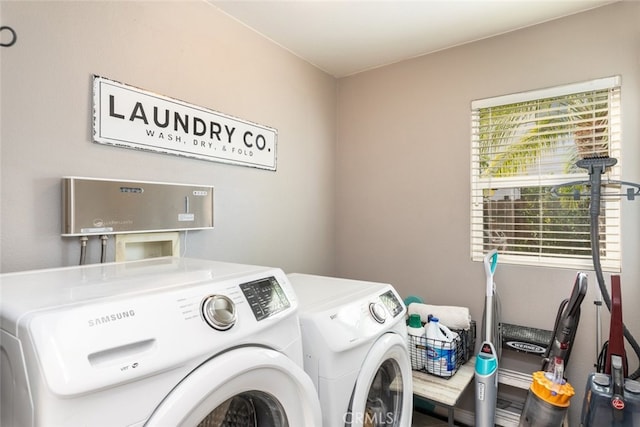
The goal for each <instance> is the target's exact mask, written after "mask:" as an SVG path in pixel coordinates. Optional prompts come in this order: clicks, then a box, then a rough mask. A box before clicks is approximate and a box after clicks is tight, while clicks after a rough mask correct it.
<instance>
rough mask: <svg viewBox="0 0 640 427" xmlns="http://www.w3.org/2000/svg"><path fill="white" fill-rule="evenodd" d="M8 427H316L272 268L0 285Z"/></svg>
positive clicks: (82, 270) (100, 270)
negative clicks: (197, 426) (221, 426)
mask: <svg viewBox="0 0 640 427" xmlns="http://www.w3.org/2000/svg"><path fill="white" fill-rule="evenodd" d="M0 295H1V296H2V298H1V302H0V313H1V322H2V323H1V326H2V330H1V335H0V346H1V348H0V377H1V383H0V385H1V387H2V388H1V389H0V395H1V406H0V424H1V425H2V426H20V427H28V426H55V427H58V426H65V427H75V426H83V427H84V426H91V427H95V426H108V427H113V426H123V427H124V426H161V427H167V426H171V427H173V426H196V425H199V426H220V425H225V426H236V425H237V426H258V425H259V426H261V427H262V426H273V427H282V426H290V427H300V426H321V422H322V415H321V412H320V405H319V401H318V397H317V394H316V390H315V388H314V385H313V383H312V381H311V379H310V378H309V377H308V376H307V375H306V374H305V372H304V370H303V368H302V343H301V336H300V326H299V323H298V318H297V308H298V302H297V300H296V297H295V294H294V292H293V290H292V288H291V286H290V284H289V282H288V280H287V277H286V276H285V275H284V273H283V272H282V271H281V270H280V269H277V268H268V267H257V266H248V265H241V264H229V263H221V262H214V261H204V260H195V259H184V258H157V259H151V260H143V261H133V262H125V263H112V264H97V265H87V266H81V267H80V266H79V267H67V268H59V269H50V270H40V271H32V272H23V273H10V274H4V275H0Z"/></svg>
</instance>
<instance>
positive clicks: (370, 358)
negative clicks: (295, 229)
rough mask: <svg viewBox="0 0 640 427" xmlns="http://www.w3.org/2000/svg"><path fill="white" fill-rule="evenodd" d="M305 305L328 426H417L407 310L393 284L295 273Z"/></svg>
mask: <svg viewBox="0 0 640 427" xmlns="http://www.w3.org/2000/svg"><path fill="white" fill-rule="evenodd" d="M288 277H289V281H290V282H291V284H292V286H293V288H294V290H295V292H296V295H297V297H298V301H299V304H300V309H299V317H300V324H301V328H302V342H303V350H304V368H305V371H306V372H307V373H308V374H309V376H310V377H311V379H312V380H313V382H314V385H315V386H316V389H317V391H318V396H319V397H320V405H321V406H322V411H323V425H324V426H325V427H340V426H357V427H362V426H364V427H370V426H387V427H410V426H411V419H412V412H413V390H412V372H411V362H410V360H409V352H408V349H407V328H406V324H405V313H406V307H405V306H404V304H403V302H402V299H401V298H400V297H399V295H398V294H397V292H396V291H395V289H394V288H393V287H392V286H391V285H389V284H382V283H372V282H364V281H356V280H347V279H338V278H331V277H323V276H314V275H306V274H297V273H294V274H289V275H288Z"/></svg>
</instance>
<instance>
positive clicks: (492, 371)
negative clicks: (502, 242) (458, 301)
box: [474, 249, 500, 427]
mask: <svg viewBox="0 0 640 427" xmlns="http://www.w3.org/2000/svg"><path fill="white" fill-rule="evenodd" d="M497 263H498V251H497V250H495V249H494V250H492V251H491V252H489V253H488V254H487V255H486V256H485V258H484V270H485V273H486V276H487V289H486V294H485V308H484V310H485V312H484V328H483V341H482V344H481V345H480V352H479V353H478V355H477V356H476V367H475V390H476V412H475V424H474V425H475V426H476V427H493V426H494V422H495V417H496V404H497V400H498V357H499V355H498V353H497V352H496V348H495V346H494V342H495V341H496V340H497V339H498V333H497V328H496V327H497V319H496V316H497V315H498V313H497V311H498V306H497V299H496V296H495V283H494V282H493V274H494V273H495V271H496V264H497ZM497 344H498V345H499V344H500V343H497Z"/></svg>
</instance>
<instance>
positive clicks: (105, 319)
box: [88, 310, 136, 327]
mask: <svg viewBox="0 0 640 427" xmlns="http://www.w3.org/2000/svg"><path fill="white" fill-rule="evenodd" d="M135 315H136V312H135V311H134V310H129V311H121V312H119V313H113V314H108V315H106V316H102V317H96V318H95V319H89V321H88V323H89V327H92V326H98V325H103V324H105V323H113V322H117V321H118V320H123V319H127V318H129V317H133V316H135Z"/></svg>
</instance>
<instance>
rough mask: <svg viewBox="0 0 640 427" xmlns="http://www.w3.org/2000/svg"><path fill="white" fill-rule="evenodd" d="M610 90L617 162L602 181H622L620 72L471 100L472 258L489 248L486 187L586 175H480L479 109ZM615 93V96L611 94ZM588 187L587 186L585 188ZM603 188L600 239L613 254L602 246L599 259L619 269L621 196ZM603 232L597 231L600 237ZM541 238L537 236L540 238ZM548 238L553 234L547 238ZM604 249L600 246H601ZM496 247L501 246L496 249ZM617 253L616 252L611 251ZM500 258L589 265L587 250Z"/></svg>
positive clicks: (613, 152)
mask: <svg viewBox="0 0 640 427" xmlns="http://www.w3.org/2000/svg"><path fill="white" fill-rule="evenodd" d="M602 90H608V91H610V95H609V99H608V101H607V102H608V104H607V107H608V112H609V115H608V119H609V122H608V129H609V130H610V138H609V140H608V148H609V156H610V157H615V158H616V159H617V160H618V163H617V164H616V165H615V166H613V167H612V168H610V169H609V170H608V171H607V173H606V174H605V175H603V183H604V182H606V180H607V179H609V180H618V181H619V180H620V161H619V160H620V149H621V135H620V132H621V123H620V117H621V114H620V109H621V105H620V104H621V102H620V98H621V94H620V92H621V78H620V76H613V77H606V78H601V79H595V80H590V81H587V82H581V83H574V84H568V85H563V86H557V87H552V88H545V89H540V90H533V91H527V92H521V93H515V94H509V95H503V96H496V97H492V98H486V99H480V100H474V101H472V102H471V194H470V195H471V208H470V211H471V212H470V215H471V217H470V220H471V229H470V233H471V239H470V240H471V258H472V260H473V261H482V260H483V258H484V254H485V253H486V252H488V251H489V250H490V249H491V247H487V245H486V244H485V239H486V236H485V222H486V220H485V213H484V208H485V206H484V194H483V191H484V190H491V189H495V188H512V189H517V188H522V187H537V186H540V187H541V188H542V187H551V186H557V185H560V184H565V183H568V182H575V181H588V180H589V175H588V173H587V171H586V170H585V171H584V173H581V172H578V173H566V174H554V175H545V174H534V175H528V176H524V175H520V176H515V177H514V176H511V177H507V178H504V177H491V176H490V177H488V178H484V177H480V170H481V169H480V168H481V167H480V142H481V135H480V130H479V127H480V123H479V121H480V120H479V117H480V114H479V113H480V110H482V109H488V108H494V107H501V106H508V105H510V104H516V103H523V102H528V101H536V100H545V99H549V98H556V97H565V96H570V95H574V94H580V93H584V92H595V91H602ZM611 94H613V96H612V95H611ZM586 188H587V189H588V187H586ZM604 194H605V190H604V189H603V197H602V206H603V214H601V218H600V220H601V224H602V223H603V222H604V223H606V225H607V227H606V232H605V233H604V236H605V238H604V239H602V237H601V241H602V242H606V245H607V248H608V251H607V252H609V254H612V255H611V256H606V255H605V256H603V255H602V250H601V262H602V267H603V270H604V271H607V272H620V270H621V253H620V250H621V245H620V238H621V236H622V232H621V222H620V198H619V197H618V198H606V197H604ZM602 235H603V234H602V233H601V236H602ZM544 240H545V239H544V238H543V239H540V241H541V242H543V241H544ZM546 240H547V241H552V240H551V239H546ZM601 249H602V248H601ZM499 251H500V250H499ZM613 254H615V255H613ZM501 262H504V263H507V264H518V265H529V266H541V267H561V268H575V269H585V268H588V269H592V268H593V263H592V258H591V255H589V256H588V257H586V258H585V257H571V256H562V255H560V254H547V255H543V254H535V253H531V254H526V255H525V254H515V253H505V254H501Z"/></svg>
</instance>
